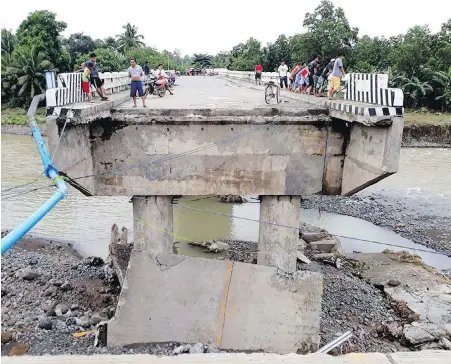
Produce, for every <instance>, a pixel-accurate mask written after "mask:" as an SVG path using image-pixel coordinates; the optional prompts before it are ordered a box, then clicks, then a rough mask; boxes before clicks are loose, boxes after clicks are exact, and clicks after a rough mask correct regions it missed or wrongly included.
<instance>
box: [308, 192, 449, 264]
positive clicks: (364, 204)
mask: <svg viewBox="0 0 451 364" xmlns="http://www.w3.org/2000/svg"><path fill="white" fill-rule="evenodd" d="M302 207H303V208H306V209H319V208H321V210H322V211H325V212H332V213H337V214H341V215H348V216H353V217H357V218H361V219H364V220H366V221H369V222H371V223H373V224H375V225H378V226H382V227H385V228H388V229H390V230H393V231H394V232H396V233H398V234H399V235H401V236H403V237H404V238H407V239H410V240H412V241H413V242H415V243H417V244H421V245H424V246H427V247H429V248H432V249H435V250H437V251H439V252H442V253H444V254H445V255H448V256H451V200H450V199H445V198H432V197H431V198H430V199H425V198H423V197H421V196H420V197H418V198H414V197H409V198H403V197H399V196H395V197H392V196H389V195H385V194H371V195H369V196H365V195H354V196H351V197H342V196H323V198H322V199H321V197H320V196H310V197H309V198H307V199H304V200H303V201H302Z"/></svg>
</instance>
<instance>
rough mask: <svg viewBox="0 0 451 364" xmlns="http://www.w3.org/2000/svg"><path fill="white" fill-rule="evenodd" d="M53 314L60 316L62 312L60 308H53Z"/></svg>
mask: <svg viewBox="0 0 451 364" xmlns="http://www.w3.org/2000/svg"><path fill="white" fill-rule="evenodd" d="M55 315H56V316H58V317H61V316H63V313H62V312H61V310H59V309H56V310H55Z"/></svg>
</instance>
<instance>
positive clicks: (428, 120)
mask: <svg viewBox="0 0 451 364" xmlns="http://www.w3.org/2000/svg"><path fill="white" fill-rule="evenodd" d="M404 123H405V125H409V124H416V125H439V124H451V113H443V114H442V113H433V112H430V111H426V110H406V111H405V113H404Z"/></svg>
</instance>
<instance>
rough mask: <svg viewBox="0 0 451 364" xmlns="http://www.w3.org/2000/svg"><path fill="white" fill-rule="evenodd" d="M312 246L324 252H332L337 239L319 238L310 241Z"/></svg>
mask: <svg viewBox="0 0 451 364" xmlns="http://www.w3.org/2000/svg"><path fill="white" fill-rule="evenodd" d="M310 247H311V248H312V249H313V250H319V251H321V252H323V253H330V252H332V251H333V250H334V248H335V240H333V239H326V240H317V241H312V242H311V243H310Z"/></svg>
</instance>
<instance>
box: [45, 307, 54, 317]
mask: <svg viewBox="0 0 451 364" xmlns="http://www.w3.org/2000/svg"><path fill="white" fill-rule="evenodd" d="M45 314H46V315H47V316H49V317H52V316H56V311H55V310H54V309H53V308H52V309H50V310H48V311H47V312H46V313H45Z"/></svg>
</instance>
